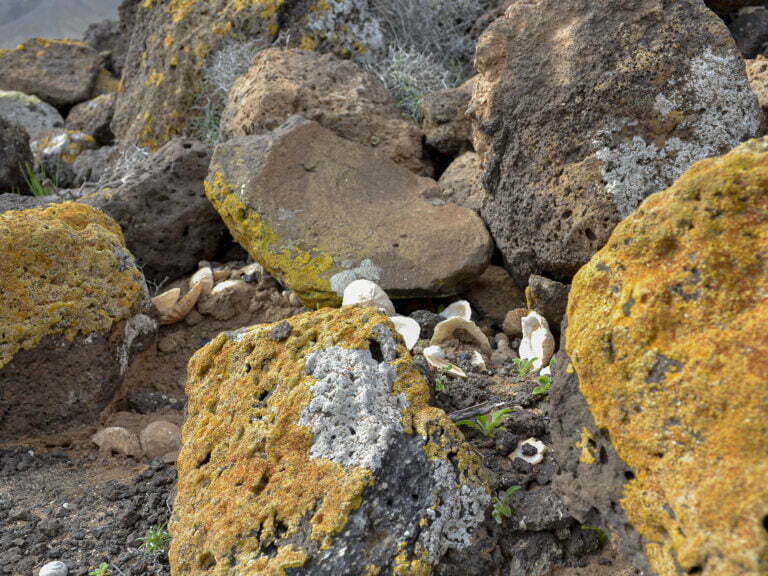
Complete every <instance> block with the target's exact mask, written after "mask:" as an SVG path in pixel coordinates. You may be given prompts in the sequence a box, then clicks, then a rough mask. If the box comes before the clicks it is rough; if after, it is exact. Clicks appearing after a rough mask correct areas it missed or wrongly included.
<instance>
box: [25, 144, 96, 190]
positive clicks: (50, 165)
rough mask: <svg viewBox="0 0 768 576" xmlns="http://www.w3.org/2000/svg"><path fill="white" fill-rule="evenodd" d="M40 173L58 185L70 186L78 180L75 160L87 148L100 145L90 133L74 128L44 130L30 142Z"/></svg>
mask: <svg viewBox="0 0 768 576" xmlns="http://www.w3.org/2000/svg"><path fill="white" fill-rule="evenodd" d="M30 147H31V149H32V154H33V156H34V157H35V164H36V166H37V168H38V170H39V172H40V173H42V174H44V175H45V176H47V177H48V178H50V179H51V180H52V181H53V182H54V184H55V185H56V186H57V187H60V188H68V187H70V186H74V185H75V184H76V183H77V182H76V181H77V174H76V170H75V162H76V161H77V159H78V158H79V157H80V154H82V153H83V152H84V151H86V150H94V149H96V148H97V147H98V144H97V143H96V140H94V138H93V136H91V135H90V134H85V133H83V132H76V131H74V130H52V131H50V132H44V133H43V134H41V135H40V136H39V137H38V138H36V139H35V140H33V141H32V142H31V144H30Z"/></svg>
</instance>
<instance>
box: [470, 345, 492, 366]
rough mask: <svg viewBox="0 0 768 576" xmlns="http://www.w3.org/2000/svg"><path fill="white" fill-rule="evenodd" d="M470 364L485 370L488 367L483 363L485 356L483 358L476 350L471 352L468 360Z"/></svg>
mask: <svg viewBox="0 0 768 576" xmlns="http://www.w3.org/2000/svg"><path fill="white" fill-rule="evenodd" d="M469 363H470V364H472V366H474V367H475V368H479V369H480V370H487V369H488V368H487V367H486V365H485V358H483V355H482V354H480V352H478V351H477V350H475V351H474V352H472V359H471V360H470V361H469Z"/></svg>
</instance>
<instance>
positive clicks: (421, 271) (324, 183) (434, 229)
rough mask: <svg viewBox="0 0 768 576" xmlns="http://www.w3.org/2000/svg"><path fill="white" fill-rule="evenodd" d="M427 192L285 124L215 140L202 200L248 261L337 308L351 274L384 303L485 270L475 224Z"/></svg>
mask: <svg viewBox="0 0 768 576" xmlns="http://www.w3.org/2000/svg"><path fill="white" fill-rule="evenodd" d="M432 186H436V183H435V182H434V180H430V179H428V178H422V177H419V176H416V175H415V174H413V173H412V172H410V171H409V170H407V169H405V168H403V167H401V166H399V165H397V164H395V163H394V162H392V161H391V160H390V159H388V158H387V157H386V156H385V155H384V154H383V153H381V152H380V151H377V150H375V149H371V148H368V147H366V146H362V145H360V144H357V143H354V142H351V141H348V140H344V139H342V138H339V137H338V136H336V135H335V134H334V133H333V132H331V131H330V130H327V129H325V128H323V127H322V126H320V125H319V124H317V123H316V122H310V121H308V120H305V119H303V118H301V117H293V118H291V119H290V120H288V121H287V122H286V123H285V124H283V125H282V126H281V127H280V128H278V129H277V130H275V131H274V132H271V133H269V134H265V135H261V136H245V137H240V138H235V139H232V140H230V141H228V142H226V143H224V144H222V145H219V147H218V148H217V150H216V152H215V153H214V156H213V160H212V163H211V170H210V172H209V174H208V179H207V181H206V193H207V195H208V198H209V199H210V201H211V202H212V203H213V205H214V207H215V208H216V209H217V210H218V212H219V214H220V215H221V217H222V218H223V219H224V222H225V223H226V224H227V226H228V227H229V230H230V232H232V235H233V236H234V237H235V239H236V240H237V241H238V243H239V244H240V245H241V246H243V248H245V249H246V250H248V253H249V254H250V255H251V257H253V259H254V260H256V261H257V262H259V263H260V264H262V265H263V266H264V267H265V268H266V269H267V270H268V271H269V272H270V274H272V275H273V276H274V277H275V278H278V279H279V280H281V281H282V282H283V283H284V284H285V285H286V286H288V288H290V289H292V290H293V291H295V292H296V294H297V296H298V297H299V298H300V299H301V301H302V303H303V304H304V305H306V306H308V307H311V308H314V307H315V306H316V305H337V304H339V303H340V302H341V295H342V293H343V291H344V288H345V287H346V286H347V285H348V284H349V283H350V282H352V281H354V280H356V279H360V278H365V279H368V280H372V281H374V282H376V283H378V284H379V285H380V286H381V287H382V288H384V290H385V291H386V292H387V293H388V294H389V295H390V296H392V297H406V296H418V295H451V294H456V293H458V292H460V291H461V289H462V288H463V287H465V286H466V284H467V283H468V282H469V281H471V280H472V279H473V278H475V277H476V276H477V275H479V274H481V273H482V272H483V270H485V268H486V266H487V265H488V261H489V259H490V255H491V250H492V245H491V240H490V237H489V236H488V232H487V231H486V230H485V227H484V226H483V223H482V221H481V220H480V218H479V217H478V216H477V215H476V214H475V213H474V212H472V211H471V210H467V209H466V208H461V207H459V206H456V205H453V204H448V205H445V206H433V205H432V204H430V203H429V202H427V201H426V200H424V199H423V198H422V196H423V195H424V193H425V192H426V191H427V190H428V188H430V187H432Z"/></svg>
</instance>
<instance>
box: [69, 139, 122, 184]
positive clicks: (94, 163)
mask: <svg viewBox="0 0 768 576" xmlns="http://www.w3.org/2000/svg"><path fill="white" fill-rule="evenodd" d="M115 153H116V152H115V147H114V146H102V147H101V148H97V149H96V150H83V151H82V152H81V153H80V154H79V155H78V156H77V159H76V160H75V162H74V163H73V164H72V171H73V172H74V182H73V184H74V185H75V186H82V185H84V184H88V183H92V182H99V181H100V180H102V179H105V178H108V176H109V175H110V174H111V173H112V172H111V170H112V165H113V160H114V156H115ZM84 191H85V189H84Z"/></svg>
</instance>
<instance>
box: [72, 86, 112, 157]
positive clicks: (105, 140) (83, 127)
mask: <svg viewBox="0 0 768 576" xmlns="http://www.w3.org/2000/svg"><path fill="white" fill-rule="evenodd" d="M114 112H115V95H114V94H102V95H101V96H97V97H96V98H94V99H93V100H88V101H87V102H82V103H80V104H78V105H77V106H75V107H74V108H72V110H71V111H70V112H69V114H68V115H67V122H66V127H67V129H68V130H76V131H78V132H84V133H85V134H88V135H89V136H92V137H93V138H94V139H95V140H96V142H97V143H98V144H99V145H101V146H106V145H108V144H111V143H112V140H113V139H114V136H113V135H112V129H111V128H110V123H111V122H112V115H113V114H114Z"/></svg>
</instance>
